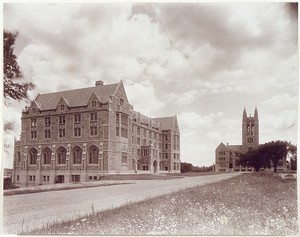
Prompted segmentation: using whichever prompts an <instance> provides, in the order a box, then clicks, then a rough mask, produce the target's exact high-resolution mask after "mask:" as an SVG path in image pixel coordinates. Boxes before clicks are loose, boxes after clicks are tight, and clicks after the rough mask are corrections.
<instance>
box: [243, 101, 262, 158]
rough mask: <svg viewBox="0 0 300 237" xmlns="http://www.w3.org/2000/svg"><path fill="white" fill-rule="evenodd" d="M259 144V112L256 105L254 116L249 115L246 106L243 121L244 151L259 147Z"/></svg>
mask: <svg viewBox="0 0 300 237" xmlns="http://www.w3.org/2000/svg"><path fill="white" fill-rule="evenodd" d="M258 145H259V123H258V112H257V108H256V106H255V111H254V116H253V117H252V116H251V114H250V115H249V117H248V116H247V112H246V108H244V111H243V123H242V152H247V151H248V150H249V149H252V148H257V147H258Z"/></svg>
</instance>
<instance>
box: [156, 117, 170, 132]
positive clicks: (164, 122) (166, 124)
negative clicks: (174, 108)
mask: <svg viewBox="0 0 300 237" xmlns="http://www.w3.org/2000/svg"><path fill="white" fill-rule="evenodd" d="M174 119H175V116H173V117H163V118H153V120H154V121H156V122H157V123H160V129H161V130H169V129H170V128H171V127H172V125H173V122H174Z"/></svg>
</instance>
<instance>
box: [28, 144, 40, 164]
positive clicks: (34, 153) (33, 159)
mask: <svg viewBox="0 0 300 237" xmlns="http://www.w3.org/2000/svg"><path fill="white" fill-rule="evenodd" d="M37 153H38V152H37V150H36V149H34V148H32V149H31V150H30V152H29V158H30V161H29V164H30V165H36V164H37Z"/></svg>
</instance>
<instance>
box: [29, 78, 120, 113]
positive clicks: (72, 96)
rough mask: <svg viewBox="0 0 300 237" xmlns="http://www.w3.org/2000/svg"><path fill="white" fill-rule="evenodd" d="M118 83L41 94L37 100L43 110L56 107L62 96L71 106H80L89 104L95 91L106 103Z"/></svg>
mask: <svg viewBox="0 0 300 237" xmlns="http://www.w3.org/2000/svg"><path fill="white" fill-rule="evenodd" d="M118 84H119V83H115V84H108V85H103V86H94V87H88V88H82V89H75V90H68V91H59V92H53V93H47V94H40V95H38V97H37V98H36V99H35V101H36V102H37V103H38V104H39V105H41V109H42V110H52V109H56V107H57V104H58V103H59V101H60V99H61V98H62V97H63V98H64V99H65V100H66V101H67V102H68V104H69V106H70V107H78V106H85V105H87V104H88V101H89V99H90V97H91V96H92V94H93V93H95V95H96V96H97V97H98V98H99V100H100V101H101V102H102V103H106V102H108V99H109V96H110V95H113V94H114V93H115V91H116V88H117V86H118Z"/></svg>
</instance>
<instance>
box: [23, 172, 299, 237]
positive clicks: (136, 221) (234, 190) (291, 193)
mask: <svg viewBox="0 0 300 237" xmlns="http://www.w3.org/2000/svg"><path fill="white" fill-rule="evenodd" d="M297 224H298V221H297V192H296V180H295V179H293V180H292V179H289V180H284V179H282V178H280V177H279V176H277V175H275V174H273V173H251V174H243V175H241V176H238V177H235V178H231V179H228V180H224V181H221V182H218V183H214V184H208V185H204V186H199V187H196V188H191V189H186V190H183V191H179V192H176V193H173V194H169V195H165V196H161V197H158V198H153V199H149V200H145V201H142V202H139V203H132V204H128V205H125V206H122V207H120V208H116V209H112V210H108V211H103V212H99V213H93V214H90V215H89V216H85V217H82V218H80V219H77V220H73V221H68V222H64V223H57V224H55V225H51V226H46V227H45V228H43V229H38V230H35V231H33V232H30V233H22V234H80V235H272V236H274V235H296V234H297V231H298V226H297Z"/></svg>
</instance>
